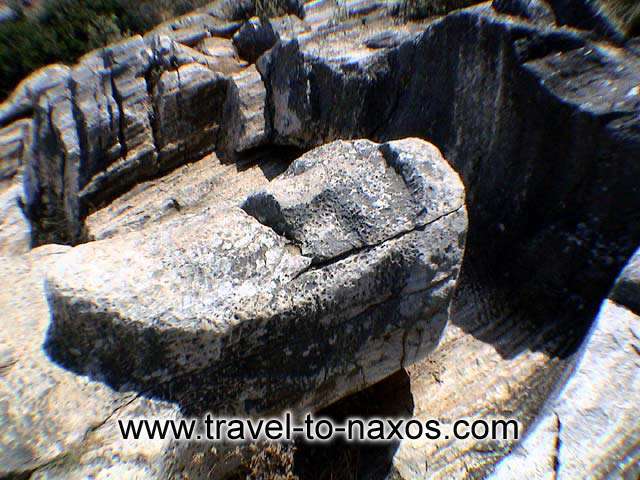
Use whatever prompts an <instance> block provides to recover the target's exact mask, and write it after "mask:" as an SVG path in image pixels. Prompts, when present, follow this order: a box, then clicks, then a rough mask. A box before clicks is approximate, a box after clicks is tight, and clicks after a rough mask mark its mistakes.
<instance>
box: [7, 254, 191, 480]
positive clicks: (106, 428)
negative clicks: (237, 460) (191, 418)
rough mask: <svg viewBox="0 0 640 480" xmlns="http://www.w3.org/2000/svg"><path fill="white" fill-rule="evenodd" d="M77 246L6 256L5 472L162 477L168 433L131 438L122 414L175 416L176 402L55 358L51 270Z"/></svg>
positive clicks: (22, 475) (48, 475) (44, 475)
mask: <svg viewBox="0 0 640 480" xmlns="http://www.w3.org/2000/svg"><path fill="white" fill-rule="evenodd" d="M68 248H69V247H61V246H46V247H42V248H41V249H37V250H34V251H32V252H31V253H29V254H27V255H22V256H17V255H14V256H13V257H8V256H4V255H2V256H0V278H1V279H2V283H3V285H9V284H10V285H11V288H3V289H2V291H1V292H0V321H1V322H2V326H3V327H2V328H1V329H0V379H1V381H0V398H1V399H2V401H1V402H0V432H1V433H0V475H1V476H3V477H5V476H8V478H13V476H16V477H18V478H48V479H61V480H62V479H70V478H78V479H79V478H87V477H89V476H95V478H109V476H112V477H116V478H123V477H122V476H123V475H125V474H126V475H129V476H130V477H129V478H132V477H135V478H161V476H162V473H161V472H162V469H163V465H164V461H165V455H166V451H167V449H168V447H169V441H168V440H154V441H146V442H144V443H141V442H127V441H124V440H123V439H122V437H121V435H120V432H119V430H118V429H117V424H116V420H117V419H119V418H123V417H131V418H134V417H138V416H141V417H144V416H153V415H157V416H160V417H164V418H175V417H176V416H179V412H178V410H177V408H176V407H175V405H172V404H169V403H163V402H157V401H152V400H149V399H145V398H138V397H137V396H136V395H135V394H132V393H131V392H124V393H123V392H118V391H115V390H113V389H111V388H109V387H108V386H107V385H105V384H104V383H103V382H99V381H95V380H92V379H90V378H88V377H86V376H81V375H76V374H75V373H73V372H70V371H68V370H67V369H65V368H63V367H62V366H60V365H59V364H56V363H55V362H53V361H52V360H51V359H50V358H49V357H48V356H47V354H46V352H45V351H44V349H43V348H42V345H43V343H44V341H45V339H46V335H47V330H48V328H49V322H50V315H51V313H50V310H49V306H48V304H47V299H46V296H45V293H44V288H43V274H44V272H45V271H46V270H47V268H48V265H50V262H51V261H53V259H54V258H56V257H57V256H60V255H61V254H63V253H64V252H65V251H66V250H68Z"/></svg>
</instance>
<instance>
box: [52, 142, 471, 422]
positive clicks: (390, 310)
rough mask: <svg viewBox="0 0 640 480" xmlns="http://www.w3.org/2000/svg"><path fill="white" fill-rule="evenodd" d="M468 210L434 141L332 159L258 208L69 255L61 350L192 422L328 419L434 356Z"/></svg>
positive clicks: (57, 290) (60, 295)
mask: <svg viewBox="0 0 640 480" xmlns="http://www.w3.org/2000/svg"><path fill="white" fill-rule="evenodd" d="M312 185H313V186H314V187H313V189H312V190H310V187H311V186H312ZM274 192H282V196H280V193H278V194H275V196H274ZM353 195H356V196H357V197H358V199H359V202H357V203H353V202H352V201H351V200H350V199H352V196H353ZM463 197H464V191H463V189H462V186H461V184H460V183H459V179H458V177H457V175H456V174H455V173H454V172H453V171H452V170H451V169H450V168H449V167H448V166H447V165H446V162H444V160H443V159H442V157H440V155H439V152H438V151H437V150H436V149H435V148H434V147H432V146H430V145H429V144H427V143H425V142H422V141H419V140H406V141H402V142H394V143H391V144H388V145H384V146H381V147H379V146H377V145H376V144H373V143H371V142H367V141H360V142H355V143H340V142H338V143H335V144H332V145H328V146H326V147H322V148H320V149H318V150H317V151H313V152H310V153H308V154H306V155H305V156H303V157H301V158H300V159H299V160H297V161H296V162H294V163H293V164H292V166H291V167H290V169H289V170H288V171H287V172H286V173H285V174H284V177H283V178H279V179H277V180H275V181H274V182H272V183H271V184H270V186H269V189H268V190H266V191H264V192H262V193H256V194H253V195H251V196H249V197H248V198H247V200H246V201H245V203H244V205H243V209H244V211H243V210H242V209H239V208H237V207H235V208H229V209H223V210H210V211H204V212H201V213H198V214H192V215H184V216H182V217H181V218H179V219H177V220H176V221H173V222H164V223H163V224H161V225H158V227H157V228H151V229H147V230H144V231H142V232H134V233H130V234H127V235H124V236H121V237H116V238H113V239H110V240H107V241H102V242H94V243H90V244H86V245H81V246H78V247H76V248H74V249H73V250H71V251H70V252H68V253H67V254H65V255H64V256H61V257H60V259H59V262H58V263H57V265H56V267H54V268H52V269H51V271H50V275H49V277H48V281H47V284H48V287H47V288H48V292H49V299H50V302H51V305H52V307H53V311H54V314H53V323H52V326H51V330H50V334H49V340H48V349H49V350H50V351H51V353H52V355H53V356H54V357H55V358H57V359H58V360H59V361H61V362H62V363H63V364H65V365H66V366H67V367H69V368H71V369H73V370H76V371H78V372H90V373H92V374H94V375H98V374H99V375H101V376H103V378H105V379H106V381H108V382H109V383H110V384H112V385H123V384H130V385H137V386H138V387H137V388H144V389H150V390H151V391H153V392H154V393H155V395H158V396H160V397H161V398H166V399H171V400H176V401H178V402H180V404H181V405H182V406H183V407H184V408H185V409H186V410H187V411H197V410H198V409H200V408H210V409H213V411H217V412H225V413H226V412H233V413H269V412H278V411H281V410H282V409H284V408H292V409H297V408H300V409H304V408H311V409H317V408H320V407H322V406H325V405H327V404H329V403H330V402H332V401H334V400H336V399H338V398H340V397H342V396H344V395H346V394H348V393H350V392H353V391H356V390H359V389H361V388H363V387H365V386H367V385H370V384H372V383H374V382H376V381H378V380H380V379H381V378H384V377H385V376H386V375H389V374H390V373H393V372H394V371H395V370H397V369H398V368H400V367H401V366H402V365H404V363H405V362H406V363H410V362H412V361H414V360H415V359H417V358H421V357H422V356H423V355H424V354H425V353H426V352H427V351H428V350H430V349H431V348H433V346H434V345H435V342H437V340H438V338H439V336H440V333H441V331H442V328H443V326H444V323H445V321H446V317H447V306H448V301H449V297H450V294H451V292H452V288H453V286H454V285H455V280H456V277H457V270H458V266H459V263H460V261H461V258H462V256H461V254H462V245H463V242H464V236H465V228H466V216H465V209H464V203H463V202H464V200H463ZM278 212H280V213H281V214H282V215H284V222H282V221H281V219H280V217H279V216H278ZM274 214H275V216H274ZM254 216H255V217H256V218H254ZM258 220H259V221H258ZM261 222H262V223H261ZM281 229H283V230H282V231H281ZM318 234H320V235H321V236H320V237H319V236H318ZM322 235H324V237H325V238H324V239H323V237H322ZM329 235H330V237H329ZM89 259H91V260H90V261H89ZM338 352H339V355H336V353H338ZM256 358H260V359H268V361H260V362H256V360H255V359H256ZM300 358H305V363H304V364H301V363H300ZM275 379H277V381H275Z"/></svg>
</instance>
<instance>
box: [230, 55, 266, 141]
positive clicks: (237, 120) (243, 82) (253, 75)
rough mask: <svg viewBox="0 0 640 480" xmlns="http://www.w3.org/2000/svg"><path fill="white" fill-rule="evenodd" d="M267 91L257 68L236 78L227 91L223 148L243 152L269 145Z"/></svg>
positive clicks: (252, 68)
mask: <svg viewBox="0 0 640 480" xmlns="http://www.w3.org/2000/svg"><path fill="white" fill-rule="evenodd" d="M267 115H268V112H267V90H266V88H265V85H264V83H263V82H262V77H261V76H260V73H259V72H258V70H257V69H256V67H255V66H254V65H251V66H250V67H249V68H246V69H244V70H242V71H241V72H239V73H237V74H235V75H233V76H232V77H231V81H230V83H229V87H228V90H227V98H226V101H225V105H224V118H223V120H222V129H223V136H224V138H222V139H221V141H220V142H219V146H220V149H221V150H222V149H226V150H227V151H229V152H231V153H238V152H243V151H246V150H249V149H252V148H255V147H259V146H261V145H264V144H266V143H267V141H268V140H269V139H270V134H271V132H270V128H269V124H268V119H267Z"/></svg>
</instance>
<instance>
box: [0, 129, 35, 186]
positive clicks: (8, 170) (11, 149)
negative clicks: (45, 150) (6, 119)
mask: <svg viewBox="0 0 640 480" xmlns="http://www.w3.org/2000/svg"><path fill="white" fill-rule="evenodd" d="M30 132H31V121H30V120H27V119H23V120H18V121H16V122H14V123H12V124H10V125H9V126H7V127H5V128H2V129H0V159H1V160H0V182H4V181H6V180H10V179H11V178H13V177H14V176H16V174H17V173H18V172H19V171H20V170H21V169H22V168H21V167H22V163H23V159H24V154H25V147H26V145H25V144H26V143H27V142H28V141H29V135H30Z"/></svg>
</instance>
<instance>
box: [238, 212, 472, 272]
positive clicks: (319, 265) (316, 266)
mask: <svg viewBox="0 0 640 480" xmlns="http://www.w3.org/2000/svg"><path fill="white" fill-rule="evenodd" d="M463 208H464V205H462V206H460V207H458V208H456V209H454V210H451V211H449V212H447V213H443V214H442V215H440V216H438V217H436V218H434V219H433V220H430V221H428V222H426V223H423V224H420V225H417V226H415V227H414V228H411V229H409V230H403V231H401V232H398V233H396V234H395V235H392V236H391V237H388V238H386V239H384V240H382V241H380V242H377V243H372V244H367V245H363V246H361V247H357V248H354V249H351V250H347V251H346V252H343V253H341V254H339V255H336V256H334V257H331V258H326V259H318V258H317V257H314V258H313V259H312V260H311V264H310V265H309V266H308V267H307V268H305V269H303V270H301V271H300V272H298V273H297V274H296V275H295V276H294V277H293V278H292V279H291V281H292V282H293V281H295V280H296V279H297V278H298V277H300V276H301V275H303V274H305V273H307V272H310V271H314V270H321V269H323V268H327V267H330V266H331V265H335V264H336V263H338V262H341V261H342V260H345V259H347V258H349V257H352V256H354V255H358V254H360V253H365V252H369V251H371V250H374V249H376V248H378V247H380V246H382V245H384V244H385V243H387V242H392V241H395V240H400V239H401V238H402V237H404V236H406V235H409V234H411V233H414V232H423V231H424V230H425V229H426V228H427V227H428V226H429V225H431V224H433V223H436V222H438V221H440V220H442V219H443V218H445V217H447V216H449V215H453V214H455V213H457V212H459V211H460V210H461V209H463ZM245 211H246V210H245ZM247 213H248V214H249V215H251V213H249V212H247ZM254 218H255V217H254ZM256 220H258V219H256ZM258 221H259V220H258ZM261 223H262V222H261ZM262 224H263V225H265V226H266V227H269V228H272V227H271V226H270V225H266V224H264V223H262ZM274 231H275V230H274ZM276 233H278V232H276ZM279 235H280V236H283V235H282V234H279ZM285 238H286V239H287V241H289V242H291V243H294V244H296V245H298V246H300V245H299V242H296V241H295V240H294V239H292V238H289V237H287V236H285Z"/></svg>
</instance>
